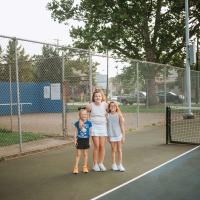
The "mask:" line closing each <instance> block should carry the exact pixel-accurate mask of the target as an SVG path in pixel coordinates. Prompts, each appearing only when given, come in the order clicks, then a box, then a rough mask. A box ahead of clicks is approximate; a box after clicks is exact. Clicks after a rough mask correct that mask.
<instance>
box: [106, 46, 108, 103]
mask: <svg viewBox="0 0 200 200" xmlns="http://www.w3.org/2000/svg"><path fill="white" fill-rule="evenodd" d="M106 58H107V62H106V69H107V76H106V100H108V94H109V74H108V69H109V57H108V49H107V50H106Z"/></svg>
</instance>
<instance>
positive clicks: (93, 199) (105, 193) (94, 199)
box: [91, 145, 200, 200]
mask: <svg viewBox="0 0 200 200" xmlns="http://www.w3.org/2000/svg"><path fill="white" fill-rule="evenodd" d="M199 147H200V145H199V146H197V147H195V148H193V149H190V150H189V151H186V152H185V153H183V154H181V155H179V156H177V157H175V158H172V159H171V160H168V161H167V162H165V163H163V164H161V165H159V166H157V167H155V168H153V169H151V170H149V171H147V172H145V173H143V174H141V175H139V176H137V177H135V178H133V179H131V180H129V181H127V182H125V183H123V184H121V185H119V186H117V187H115V188H113V189H111V190H108V191H107V192H104V193H103V194H100V195H98V196H96V197H94V198H92V199H91V200H96V199H99V198H101V197H103V196H105V195H107V194H109V193H111V192H113V191H115V190H117V189H119V188H121V187H123V186H125V185H128V184H129V183H131V182H134V181H136V180H137V179H139V178H142V177H143V176H145V175H147V174H149V173H151V172H153V171H155V170H156V169H158V168H160V167H163V166H164V165H166V164H168V163H170V162H172V161H174V160H176V159H178V158H180V157H182V156H184V155H186V154H188V153H190V152H192V151H194V150H196V149H197V148H199Z"/></svg>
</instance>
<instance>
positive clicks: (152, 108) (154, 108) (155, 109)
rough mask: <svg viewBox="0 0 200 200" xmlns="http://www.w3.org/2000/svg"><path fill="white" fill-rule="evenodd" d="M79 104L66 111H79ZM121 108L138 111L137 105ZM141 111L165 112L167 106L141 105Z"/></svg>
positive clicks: (68, 107)
mask: <svg viewBox="0 0 200 200" xmlns="http://www.w3.org/2000/svg"><path fill="white" fill-rule="evenodd" d="M78 107H79V106H77V105H68V106H67V109H66V111H67V112H68V113H69V112H78ZM120 109H121V111H122V112H127V113H136V112H137V105H120ZM139 112H148V113H149V112H152V113H158V112H159V113H164V112H165V107H164V105H157V106H150V107H148V108H147V107H146V106H145V105H140V106H139Z"/></svg>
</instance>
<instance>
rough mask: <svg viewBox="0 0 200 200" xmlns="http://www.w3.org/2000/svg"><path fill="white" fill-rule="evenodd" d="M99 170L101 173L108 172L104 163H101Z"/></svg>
mask: <svg viewBox="0 0 200 200" xmlns="http://www.w3.org/2000/svg"><path fill="white" fill-rule="evenodd" d="M99 168H100V170H101V171H103V172H105V171H106V167H105V166H104V165H103V163H99Z"/></svg>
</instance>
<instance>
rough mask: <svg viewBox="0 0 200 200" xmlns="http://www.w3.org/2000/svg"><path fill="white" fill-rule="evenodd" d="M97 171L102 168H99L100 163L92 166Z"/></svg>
mask: <svg viewBox="0 0 200 200" xmlns="http://www.w3.org/2000/svg"><path fill="white" fill-rule="evenodd" d="M92 169H93V170H94V171H95V172H100V171H101V170H100V168H99V165H98V164H95V165H94V166H93V168H92Z"/></svg>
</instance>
